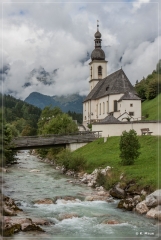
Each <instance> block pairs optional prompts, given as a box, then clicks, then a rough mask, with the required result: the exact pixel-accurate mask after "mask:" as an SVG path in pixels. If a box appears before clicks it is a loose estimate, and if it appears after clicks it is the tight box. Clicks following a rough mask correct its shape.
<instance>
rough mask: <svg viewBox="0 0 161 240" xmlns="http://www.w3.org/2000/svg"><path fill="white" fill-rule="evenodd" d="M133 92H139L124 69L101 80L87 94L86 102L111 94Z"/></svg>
mask: <svg viewBox="0 0 161 240" xmlns="http://www.w3.org/2000/svg"><path fill="white" fill-rule="evenodd" d="M126 92H131V93H133V94H137V93H136V91H135V89H134V87H133V86H132V84H131V83H130V81H129V79H128V78H127V76H126V75H125V73H124V71H123V70H122V69H119V70H118V71H116V72H114V73H112V74H110V75H109V76H107V77H105V78H104V79H101V80H99V82H98V83H97V84H96V86H95V87H94V88H93V89H92V91H91V92H90V93H89V94H88V95H87V97H86V98H85V100H84V102H86V101H88V100H95V99H99V98H102V97H105V96H108V95H111V94H120V93H126Z"/></svg>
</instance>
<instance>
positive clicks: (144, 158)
mask: <svg viewBox="0 0 161 240" xmlns="http://www.w3.org/2000/svg"><path fill="white" fill-rule="evenodd" d="M138 138H139V142H140V144H141V149H140V152H141V154H140V156H139V158H138V159H137V160H136V161H135V164H134V165H131V166H122V165H121V164H120V162H121V159H120V158H119V154H120V151H119V141H120V137H109V138H108V139H107V142H106V143H104V141H103V138H101V139H98V140H96V141H94V142H92V143H89V144H87V145H85V146H84V147H82V148H79V149H77V150H76V151H75V152H73V153H72V154H73V155H74V156H83V157H84V158H85V159H86V160H87V165H86V169H85V170H86V171H87V172H88V173H91V172H92V171H93V170H94V169H95V168H99V167H102V168H104V167H106V166H110V167H113V169H114V170H116V171H117V172H118V174H121V173H124V174H125V176H126V180H127V181H129V180H132V179H134V180H136V182H137V183H138V184H139V186H141V187H145V186H148V185H150V187H151V189H152V190H155V189H157V188H158V187H159V186H160V187H161V183H159V176H158V173H159V171H158V170H159V165H160V162H159V154H158V149H159V142H160V141H161V137H156V136H139V137H138ZM159 140H160V141H159ZM160 145H161V143H160ZM160 166H161V165H160ZM117 177H118V176H117Z"/></svg>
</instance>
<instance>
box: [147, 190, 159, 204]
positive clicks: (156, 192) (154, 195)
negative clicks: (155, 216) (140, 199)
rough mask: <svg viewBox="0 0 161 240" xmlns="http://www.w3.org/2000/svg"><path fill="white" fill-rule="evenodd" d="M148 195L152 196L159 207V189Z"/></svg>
mask: <svg viewBox="0 0 161 240" xmlns="http://www.w3.org/2000/svg"><path fill="white" fill-rule="evenodd" d="M150 195H152V196H153V197H154V198H155V199H156V200H157V204H158V205H161V189H158V190H156V191H155V192H153V193H151V194H150Z"/></svg>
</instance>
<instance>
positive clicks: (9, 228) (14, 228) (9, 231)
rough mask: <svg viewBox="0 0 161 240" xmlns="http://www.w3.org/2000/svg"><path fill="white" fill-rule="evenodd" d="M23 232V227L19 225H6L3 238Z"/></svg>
mask: <svg viewBox="0 0 161 240" xmlns="http://www.w3.org/2000/svg"><path fill="white" fill-rule="evenodd" d="M20 230H21V225H20V224H18V223H9V222H8V223H4V225H3V229H2V232H3V237H9V236H12V235H13V234H14V233H17V232H19V231H20Z"/></svg>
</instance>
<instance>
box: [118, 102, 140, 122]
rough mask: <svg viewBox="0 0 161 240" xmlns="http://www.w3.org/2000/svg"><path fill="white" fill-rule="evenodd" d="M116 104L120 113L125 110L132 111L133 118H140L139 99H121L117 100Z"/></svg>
mask: <svg viewBox="0 0 161 240" xmlns="http://www.w3.org/2000/svg"><path fill="white" fill-rule="evenodd" d="M120 104H121V107H120ZM130 104H133V106H132V107H130ZM118 105H119V108H120V115H121V114H123V113H124V112H125V111H126V112H127V113H129V112H134V116H132V117H133V118H134V119H135V120H137V119H136V118H138V120H140V119H141V100H122V101H120V102H118Z"/></svg>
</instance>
